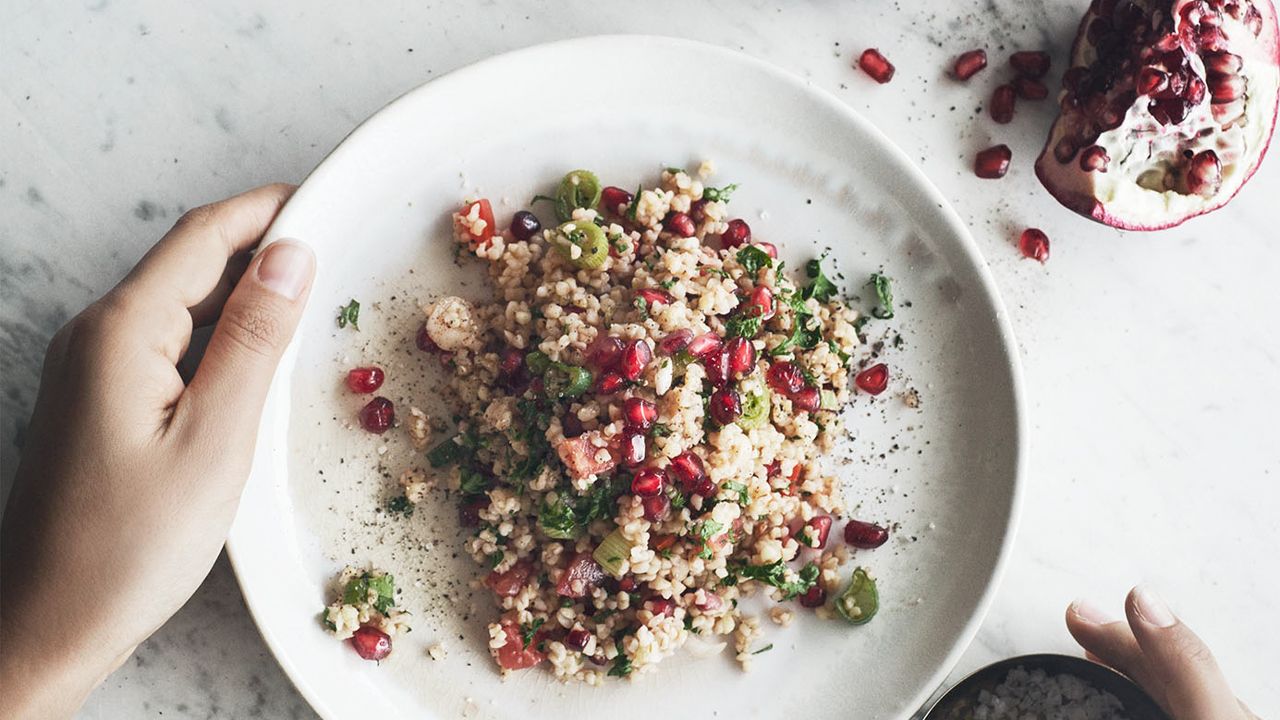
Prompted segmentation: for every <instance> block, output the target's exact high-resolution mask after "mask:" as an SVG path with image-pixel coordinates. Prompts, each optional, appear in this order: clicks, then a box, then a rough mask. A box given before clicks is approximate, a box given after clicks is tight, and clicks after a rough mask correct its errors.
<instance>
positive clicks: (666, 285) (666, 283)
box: [658, 278, 676, 290]
mask: <svg viewBox="0 0 1280 720" xmlns="http://www.w3.org/2000/svg"><path fill="white" fill-rule="evenodd" d="M658 284H659V285H661V286H662V289H663V290H670V289H671V288H673V287H675V286H676V279H675V278H667V279H666V280H663V281H662V282H660V283H658Z"/></svg>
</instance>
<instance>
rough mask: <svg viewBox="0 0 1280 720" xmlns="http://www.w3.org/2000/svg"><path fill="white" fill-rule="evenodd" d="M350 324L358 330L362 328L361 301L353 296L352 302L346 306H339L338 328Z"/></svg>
mask: <svg viewBox="0 0 1280 720" xmlns="http://www.w3.org/2000/svg"><path fill="white" fill-rule="evenodd" d="M347 325H350V326H351V327H353V328H355V329H356V330H359V329H360V303H358V302H356V299H355V298H351V302H349V303H347V304H346V306H345V307H339V308H338V329H339V330H341V329H342V328H344V327H346V326H347Z"/></svg>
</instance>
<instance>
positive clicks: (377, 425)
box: [360, 395, 396, 435]
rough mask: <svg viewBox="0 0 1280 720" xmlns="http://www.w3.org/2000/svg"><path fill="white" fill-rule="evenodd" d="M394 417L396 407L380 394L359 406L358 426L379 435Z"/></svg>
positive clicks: (385, 429) (393, 420) (389, 425)
mask: <svg viewBox="0 0 1280 720" xmlns="http://www.w3.org/2000/svg"><path fill="white" fill-rule="evenodd" d="M395 419H396V408H395V405H393V404H392V402H391V401H390V400H388V399H386V398H384V397H382V396H381V395H379V396H378V397H376V398H374V399H372V400H370V401H369V402H368V404H366V405H365V406H364V407H362V408H360V427H362V428H364V429H365V430H368V431H369V432H371V433H373V434H375V435H381V434H382V433H384V432H386V431H387V428H389V427H391V424H392V423H393V422H395Z"/></svg>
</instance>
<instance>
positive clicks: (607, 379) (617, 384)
mask: <svg viewBox="0 0 1280 720" xmlns="http://www.w3.org/2000/svg"><path fill="white" fill-rule="evenodd" d="M626 384H627V379H626V378H624V377H622V376H621V375H619V374H618V373H616V372H613V371H612V370H610V371H608V372H602V373H600V375H599V377H597V378H596V394H598V395H612V394H614V393H616V392H618V391H619V390H621V389H622V388H623V387H624V386H625V385H626Z"/></svg>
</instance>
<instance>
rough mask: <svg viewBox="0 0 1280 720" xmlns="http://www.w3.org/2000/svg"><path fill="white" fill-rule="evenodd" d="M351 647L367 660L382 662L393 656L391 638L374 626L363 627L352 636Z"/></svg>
mask: <svg viewBox="0 0 1280 720" xmlns="http://www.w3.org/2000/svg"><path fill="white" fill-rule="evenodd" d="M351 647H353V648H355V649H356V653H357V654H358V655H359V656H360V657H362V658H364V659H365V660H381V659H383V658H385V657H386V656H388V655H390V654H391V636H390V635H388V634H386V633H384V632H382V631H381V630H379V629H378V628H376V627H373V626H372V625H361V626H360V627H358V628H356V631H355V633H354V634H353V635H352V636H351Z"/></svg>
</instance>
